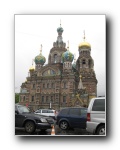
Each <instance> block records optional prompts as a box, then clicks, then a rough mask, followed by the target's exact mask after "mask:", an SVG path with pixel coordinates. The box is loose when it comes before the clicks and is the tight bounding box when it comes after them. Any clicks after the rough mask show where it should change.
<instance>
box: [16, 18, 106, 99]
mask: <svg viewBox="0 0 120 150" xmlns="http://www.w3.org/2000/svg"><path fill="white" fill-rule="evenodd" d="M60 20H61V26H62V27H63V29H64V32H63V34H62V36H63V41H64V42H65V43H66V44H67V41H68V40H69V50H70V51H71V52H72V53H73V54H75V55H76V59H77V58H78V55H79V53H78V45H79V44H80V43H81V42H82V41H83V31H84V30H85V36H86V41H87V42H89V43H90V44H91V56H92V58H93V60H94V70H95V73H96V77H97V80H98V85H97V94H98V96H100V95H105V86H106V79H105V71H106V68H105V62H106V59H105V57H106V56H105V55H106V49H105V47H106V41H105V39H106V25H105V15H15V92H20V86H21V84H22V82H24V81H25V80H26V77H27V76H28V72H29V68H30V67H31V65H32V60H33V59H34V58H35V56H37V55H38V54H39V53H40V45H41V44H42V45H43V50H42V54H43V56H45V57H46V63H47V62H48V54H49V52H50V49H51V48H52V47H53V42H55V41H56V40H57V36H58V34H57V28H58V27H59V26H60ZM34 65H35V64H34Z"/></svg>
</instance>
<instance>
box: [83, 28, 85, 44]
mask: <svg viewBox="0 0 120 150" xmlns="http://www.w3.org/2000/svg"><path fill="white" fill-rule="evenodd" d="M83 34H84V36H83V41H84V42H85V30H84V31H83Z"/></svg>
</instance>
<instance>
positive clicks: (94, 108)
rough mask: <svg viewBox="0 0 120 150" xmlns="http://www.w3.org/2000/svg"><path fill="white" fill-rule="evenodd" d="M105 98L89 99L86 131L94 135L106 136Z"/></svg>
mask: <svg viewBox="0 0 120 150" xmlns="http://www.w3.org/2000/svg"><path fill="white" fill-rule="evenodd" d="M105 125H106V111H105V97H98V98H93V99H91V101H90V103H89V106H88V111H87V128H86V130H87V131H88V132H90V133H92V134H96V135H106V130H105Z"/></svg>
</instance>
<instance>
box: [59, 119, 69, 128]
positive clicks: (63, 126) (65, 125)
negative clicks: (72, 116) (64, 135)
mask: <svg viewBox="0 0 120 150" xmlns="http://www.w3.org/2000/svg"><path fill="white" fill-rule="evenodd" d="M59 127H60V128H61V129H62V130H66V129H68V122H67V121H61V122H60V124H59Z"/></svg>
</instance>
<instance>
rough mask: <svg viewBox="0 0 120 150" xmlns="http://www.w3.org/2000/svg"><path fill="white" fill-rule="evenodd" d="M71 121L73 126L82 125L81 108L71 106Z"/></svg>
mask: <svg viewBox="0 0 120 150" xmlns="http://www.w3.org/2000/svg"><path fill="white" fill-rule="evenodd" d="M69 122H70V126H71V127H73V128H75V127H80V126H81V124H80V122H81V118H80V109H79V108H70V110H69Z"/></svg>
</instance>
